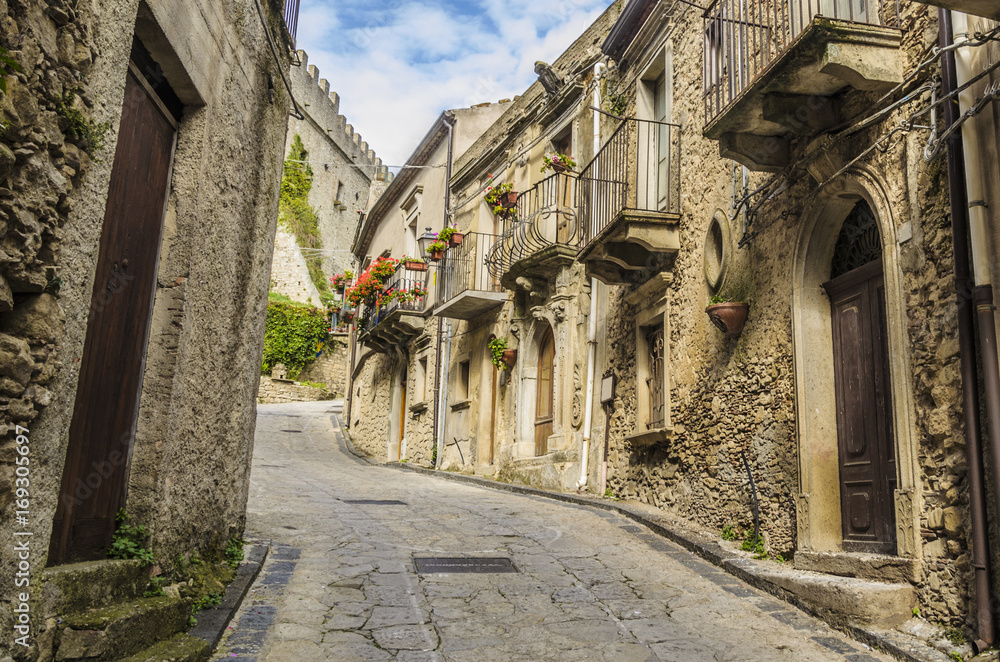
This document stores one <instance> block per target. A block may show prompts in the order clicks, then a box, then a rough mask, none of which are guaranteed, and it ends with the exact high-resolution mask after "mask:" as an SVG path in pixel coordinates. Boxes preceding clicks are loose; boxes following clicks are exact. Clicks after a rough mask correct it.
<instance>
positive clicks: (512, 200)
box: [499, 191, 517, 209]
mask: <svg viewBox="0 0 1000 662" xmlns="http://www.w3.org/2000/svg"><path fill="white" fill-rule="evenodd" d="M499 202H500V204H501V205H503V206H504V207H506V208H507V209H511V208H512V207H513V206H514V205H516V204H517V191H507V192H506V193H502V194H500V200H499Z"/></svg>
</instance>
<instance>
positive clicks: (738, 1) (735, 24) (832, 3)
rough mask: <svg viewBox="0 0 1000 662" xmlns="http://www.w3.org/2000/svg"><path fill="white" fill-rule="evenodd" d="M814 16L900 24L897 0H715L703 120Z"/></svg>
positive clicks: (708, 29) (708, 30) (709, 17)
mask: <svg viewBox="0 0 1000 662" xmlns="http://www.w3.org/2000/svg"><path fill="white" fill-rule="evenodd" d="M817 16H823V17H825V18H833V19H838V20H844V21H853V22H855V23H867V24H870V25H882V26H886V27H899V0H715V1H714V2H713V3H712V4H711V5H709V7H708V9H707V10H706V12H705V37H704V38H705V53H704V60H703V63H704V65H703V66H704V73H703V78H704V85H703V93H704V98H705V124H709V123H710V122H711V121H712V120H714V119H715V118H716V117H717V116H718V115H719V114H720V113H721V112H722V111H723V110H724V109H725V108H726V107H728V106H729V104H731V103H732V102H733V101H735V100H736V99H737V98H738V97H739V96H740V93H742V92H743V90H744V89H746V88H747V87H748V86H749V85H750V84H751V83H752V82H753V81H754V80H756V79H757V78H758V77H759V76H760V75H761V74H763V73H764V71H765V70H766V69H767V68H768V67H769V66H770V65H771V63H772V62H774V61H775V60H777V59H778V57H779V56H780V55H781V54H782V53H783V52H784V51H785V50H786V49H787V48H788V47H789V46H790V45H791V44H792V43H793V42H794V41H795V39H796V38H798V37H799V35H801V34H802V32H803V31H804V30H805V29H806V28H807V27H808V26H809V25H810V24H811V23H812V20H813V19H814V18H815V17H817Z"/></svg>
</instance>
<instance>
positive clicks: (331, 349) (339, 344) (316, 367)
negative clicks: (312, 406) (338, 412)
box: [299, 333, 350, 398]
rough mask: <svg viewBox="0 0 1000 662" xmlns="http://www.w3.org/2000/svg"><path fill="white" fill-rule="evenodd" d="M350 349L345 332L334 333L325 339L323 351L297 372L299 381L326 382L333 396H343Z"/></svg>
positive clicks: (327, 388)
mask: <svg viewBox="0 0 1000 662" xmlns="http://www.w3.org/2000/svg"><path fill="white" fill-rule="evenodd" d="M349 362H350V351H349V348H348V346H347V334H346V333H340V334H334V335H332V336H331V337H330V339H329V340H327V343H326V347H325V348H324V350H323V353H322V354H321V355H320V356H319V357H318V358H317V359H316V360H315V361H313V362H312V363H310V364H309V365H307V366H306V367H305V368H304V369H303V370H302V372H301V373H299V381H301V382H306V381H309V382H316V383H319V384H326V390H327V391H329V392H330V393H332V394H333V397H335V398H342V397H344V393H345V389H346V388H347V370H348V368H349V366H348V363H349Z"/></svg>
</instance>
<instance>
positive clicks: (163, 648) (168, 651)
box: [124, 634, 212, 662]
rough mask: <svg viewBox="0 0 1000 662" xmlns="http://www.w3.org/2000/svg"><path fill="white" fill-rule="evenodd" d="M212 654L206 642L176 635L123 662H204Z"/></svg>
mask: <svg viewBox="0 0 1000 662" xmlns="http://www.w3.org/2000/svg"><path fill="white" fill-rule="evenodd" d="M211 654H212V648H211V647H210V646H209V645H208V642H207V641H204V640H202V639H198V638H196V637H192V636H191V635H188V634H178V635H175V636H173V637H171V638H170V639H167V640H166V641H161V642H160V643H158V644H156V645H154V646H152V647H151V648H147V649H146V650H144V651H142V652H141V653H136V654H135V655H133V656H132V657H130V658H128V659H127V660H125V661H124V662H206V660H208V658H209V657H210V656H211Z"/></svg>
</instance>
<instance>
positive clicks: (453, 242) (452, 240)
mask: <svg viewBox="0 0 1000 662" xmlns="http://www.w3.org/2000/svg"><path fill="white" fill-rule="evenodd" d="M463 239H465V233H463V232H452V233H451V236H450V237H448V246H450V247H451V248H454V247H455V246H458V245H460V244H461V243H462V240H463Z"/></svg>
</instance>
